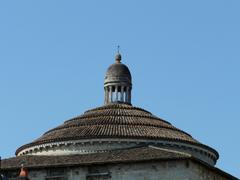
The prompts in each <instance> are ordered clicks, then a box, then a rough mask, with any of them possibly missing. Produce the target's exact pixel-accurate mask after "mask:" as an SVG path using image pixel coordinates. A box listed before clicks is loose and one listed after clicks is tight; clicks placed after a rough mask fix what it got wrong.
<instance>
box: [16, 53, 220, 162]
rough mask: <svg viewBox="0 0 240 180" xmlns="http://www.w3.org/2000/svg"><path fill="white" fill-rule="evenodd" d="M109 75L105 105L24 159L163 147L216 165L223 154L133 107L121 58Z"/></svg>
mask: <svg viewBox="0 0 240 180" xmlns="http://www.w3.org/2000/svg"><path fill="white" fill-rule="evenodd" d="M115 60H116V62H115V63H114V64H113V65H111V66H110V67H109V68H108V70H107V73H106V77H105V82H104V91H105V101H104V102H105V104H104V105H103V106H100V107H98V108H94V109H91V110H88V111H86V112H85V113H84V114H82V115H80V116H77V117H75V118H72V119H70V120H67V121H65V122H64V123H63V124H62V125H60V126H58V127H56V128H54V129H51V130H49V131H47V132H46V133H44V134H43V135H42V136H41V137H40V138H38V139H36V140H35V141H33V142H31V143H29V144H26V145H23V146H22V147H20V148H19V149H17V151H16V155H17V156H21V155H69V154H89V153H96V152H108V151H112V150H116V149H126V148H132V147H138V146H141V145H157V146H159V147H163V148H168V149H170V150H174V151H177V152H180V153H187V154H191V155H192V156H194V157H196V158H198V159H200V160H202V161H203V162H206V163H208V164H210V165H214V164H215V163H216V161H217V159H218V153H217V152H216V151H215V150H214V149H212V148H211V147H209V146H206V145H204V144H202V143H200V142H198V141H197V140H195V139H194V138H193V137H192V136H191V135H189V134H188V133H186V132H184V131H182V130H180V129H178V128H176V127H174V126H173V125H172V124H171V123H169V122H167V121H165V120H163V119H161V118H159V117H157V116H155V115H153V114H152V113H150V112H149V111H146V110H144V109H141V108H138V107H134V106H132V105H131V89H132V80H131V73H130V71H129V69H128V67H127V66H126V65H124V64H122V63H121V55H120V54H118V55H117V56H116V59H115Z"/></svg>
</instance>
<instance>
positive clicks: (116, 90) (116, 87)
mask: <svg viewBox="0 0 240 180" xmlns="http://www.w3.org/2000/svg"><path fill="white" fill-rule="evenodd" d="M115 92H116V101H118V86H115Z"/></svg>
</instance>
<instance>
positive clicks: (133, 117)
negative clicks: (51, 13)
mask: <svg viewBox="0 0 240 180" xmlns="http://www.w3.org/2000/svg"><path fill="white" fill-rule="evenodd" d="M99 138H103V139H104V138H131V139H146V140H151V139H152V140H167V141H178V142H184V143H189V144H194V145H199V146H204V147H207V148H209V147H208V146H205V145H203V144H201V143H199V142H198V141H197V140H195V139H193V138H192V137H191V135H189V134H187V133H186V132H184V131H182V130H179V129H177V128H175V127H174V126H172V125H171V124H170V123H169V122H167V121H165V120H163V119H160V118H158V117H156V116H154V115H152V114H151V113H150V112H148V111H146V110H143V109H141V108H137V107H133V106H131V105H128V104H108V105H104V106H101V107H98V108H95V109H92V110H89V111H86V112H85V113H84V114H82V115H80V116H77V117H75V118H73V119H70V120H68V121H65V122H64V124H62V125H60V126H58V127H56V128H54V129H52V130H50V131H48V132H46V133H45V134H43V136H41V137H40V138H39V139H37V140H35V141H33V142H32V143H30V144H27V145H24V146H22V147H20V148H19V149H18V150H17V151H16V154H18V153H19V152H20V151H22V150H23V149H26V148H29V147H31V146H36V145H41V144H45V143H52V142H61V141H69V140H84V139H99ZM210 149H211V148H210Z"/></svg>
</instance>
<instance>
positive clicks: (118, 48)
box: [117, 45, 120, 54]
mask: <svg viewBox="0 0 240 180" xmlns="http://www.w3.org/2000/svg"><path fill="white" fill-rule="evenodd" d="M119 50H120V46H119V45H118V46H117V53H118V54H119Z"/></svg>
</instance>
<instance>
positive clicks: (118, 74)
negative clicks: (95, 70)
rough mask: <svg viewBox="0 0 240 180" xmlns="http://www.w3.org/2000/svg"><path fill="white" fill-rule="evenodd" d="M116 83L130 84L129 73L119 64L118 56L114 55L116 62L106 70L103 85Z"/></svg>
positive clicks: (126, 68)
mask: <svg viewBox="0 0 240 180" xmlns="http://www.w3.org/2000/svg"><path fill="white" fill-rule="evenodd" d="M118 81H121V82H127V83H129V84H131V83H132V76H131V73H130V71H129V69H128V67H127V66H126V65H124V64H123V63H121V55H120V54H117V55H116V62H115V63H114V64H112V65H111V66H109V68H108V69H107V72H106V76H105V81H104V84H106V83H109V82H118Z"/></svg>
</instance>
